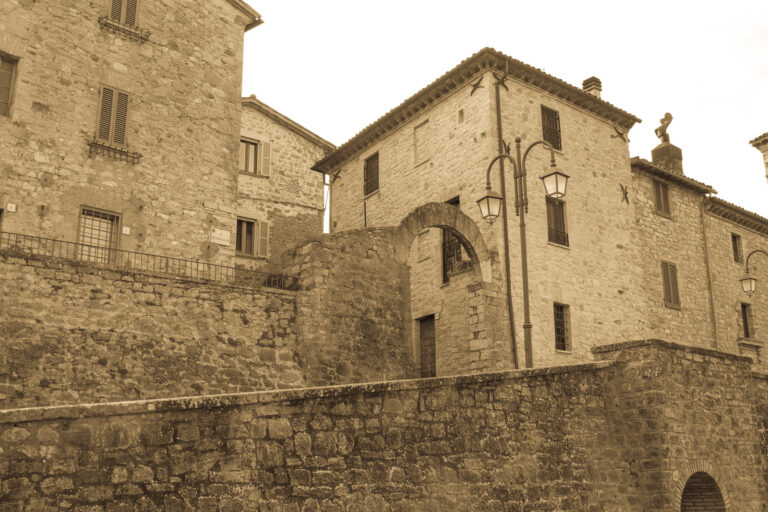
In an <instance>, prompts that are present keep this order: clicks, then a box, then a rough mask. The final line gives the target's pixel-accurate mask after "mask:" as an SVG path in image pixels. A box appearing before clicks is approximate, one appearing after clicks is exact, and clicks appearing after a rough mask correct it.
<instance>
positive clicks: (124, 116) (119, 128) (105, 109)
mask: <svg viewBox="0 0 768 512" xmlns="http://www.w3.org/2000/svg"><path fill="white" fill-rule="evenodd" d="M127 124H128V94H126V93H124V92H122V91H118V90H116V89H112V88H110V87H102V88H101V105H100V111H99V127H98V131H97V139H98V140H99V141H101V142H104V143H107V144H114V145H115V146H125V145H126V140H125V134H126V128H127Z"/></svg>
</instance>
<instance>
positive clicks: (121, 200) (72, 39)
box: [0, 0, 246, 264]
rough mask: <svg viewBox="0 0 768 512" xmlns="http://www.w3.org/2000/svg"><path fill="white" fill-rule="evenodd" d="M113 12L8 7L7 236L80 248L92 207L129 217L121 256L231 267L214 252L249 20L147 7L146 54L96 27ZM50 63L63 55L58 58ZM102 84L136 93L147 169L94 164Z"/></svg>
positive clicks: (141, 15)
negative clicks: (75, 243)
mask: <svg viewBox="0 0 768 512" xmlns="http://www.w3.org/2000/svg"><path fill="white" fill-rule="evenodd" d="M108 10H109V2H88V3H83V2H79V1H76V0H60V1H50V0H49V1H38V2H10V3H6V4H5V5H4V7H3V16H2V19H0V51H3V52H7V53H9V54H12V55H14V56H16V57H18V58H19V62H18V72H17V76H16V81H15V87H14V98H13V106H12V110H11V115H10V117H5V116H0V153H2V155H3V163H2V164H0V178H1V179H0V196H2V195H3V194H5V195H6V200H7V201H8V202H11V203H15V204H16V205H17V206H18V212H17V213H8V212H6V214H5V216H4V217H5V218H4V219H3V229H4V230H6V231H11V232H19V233H26V234H31V235H40V236H44V237H49V238H58V239H64V240H76V239H77V229H78V215H79V208H80V207H81V206H83V205H85V206H90V207H95V208H101V209H105V210H110V211H113V212H115V213H118V214H120V217H121V224H122V226H124V227H129V228H130V234H128V235H121V236H120V245H121V247H122V248H124V249H128V250H138V251H143V252H158V253H161V254H166V255H169V256H177V257H186V258H203V259H209V260H213V261H220V262H227V263H230V264H231V262H232V257H233V256H234V247H232V248H224V247H223V246H218V245H211V244H210V243H209V239H210V233H211V230H212V229H213V228H219V229H226V230H231V229H232V226H233V224H234V223H235V216H236V203H237V195H236V194H237V171H236V169H237V155H238V152H237V144H238V142H237V140H238V133H239V123H240V87H241V83H240V82H241V74H242V59H243V53H242V48H243V46H242V45H243V29H244V26H245V23H246V22H245V19H244V17H243V15H242V14H241V13H240V11H238V10H237V9H236V8H235V7H234V6H232V5H231V4H230V3H229V2H227V1H224V0H218V1H215V2H187V1H180V0H171V1H167V2H162V3H158V2H139V7H138V15H137V23H138V25H139V26H140V27H141V28H143V29H146V30H149V31H150V32H151V36H150V38H149V41H147V42H145V43H143V44H139V43H138V42H134V41H130V40H128V39H125V38H123V37H120V36H117V35H115V34H113V33H111V32H108V31H106V30H103V29H101V28H100V27H99V22H98V18H99V17H100V16H105V15H107V14H108ZM52 56H55V58H53V57H52ZM102 85H106V86H111V87H115V88H118V89H121V90H124V91H125V92H127V93H128V94H129V106H128V124H127V126H128V128H127V136H126V138H127V144H128V147H129V149H130V150H131V151H135V152H139V153H142V154H143V155H144V156H143V159H142V160H141V163H140V164H138V165H135V166H134V165H131V164H128V163H125V162H119V161H116V160H112V159H107V158H105V157H102V156H97V157H94V158H89V157H88V146H87V143H88V142H89V141H91V140H93V139H94V136H95V130H96V128H97V118H98V111H99V90H100V87H101V86H102Z"/></svg>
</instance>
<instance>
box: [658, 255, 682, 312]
mask: <svg viewBox="0 0 768 512" xmlns="http://www.w3.org/2000/svg"><path fill="white" fill-rule="evenodd" d="M661 277H662V281H663V285H664V305H665V306H667V307H669V308H675V309H679V308H680V293H679V291H678V287H677V265H675V264H674V263H669V262H666V261H662V262H661Z"/></svg>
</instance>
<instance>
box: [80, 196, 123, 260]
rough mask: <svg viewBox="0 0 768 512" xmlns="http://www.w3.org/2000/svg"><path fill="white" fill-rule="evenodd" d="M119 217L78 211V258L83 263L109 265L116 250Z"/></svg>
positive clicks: (98, 211) (110, 213)
mask: <svg viewBox="0 0 768 512" xmlns="http://www.w3.org/2000/svg"><path fill="white" fill-rule="evenodd" d="M119 224H120V217H119V215H117V214H115V213H112V212H107V211H104V210H97V209H95V208H81V209H80V223H79V226H78V235H77V243H78V244H80V245H79V246H78V257H79V259H81V260H84V261H94V262H98V263H109V262H110V261H112V260H113V258H114V250H115V249H117V243H118V227H119Z"/></svg>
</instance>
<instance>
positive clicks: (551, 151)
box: [517, 138, 557, 174]
mask: <svg viewBox="0 0 768 512" xmlns="http://www.w3.org/2000/svg"><path fill="white" fill-rule="evenodd" d="M517 140H518V141H519V140H520V139H519V138H518V139H517ZM539 144H544V147H546V148H547V149H548V150H549V157H550V158H549V166H550V167H556V166H557V165H556V164H555V148H553V147H552V144H550V143H549V142H547V141H545V140H537V141H536V142H534V143H533V144H531V145H530V146H528V149H526V150H525V153H524V154H523V160H522V164H521V165H522V169H521V170H522V172H523V174H526V169H525V161H526V159H527V158H528V153H530V152H531V150H532V149H533V148H534V147H535V146H538V145H539Z"/></svg>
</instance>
